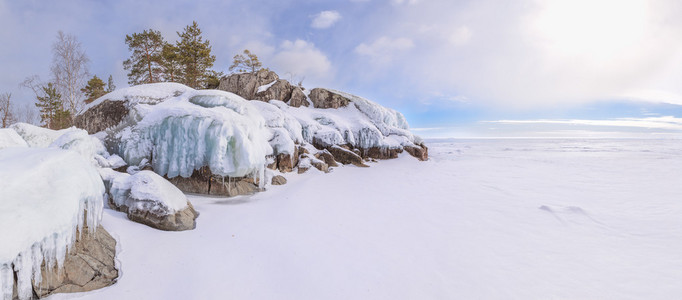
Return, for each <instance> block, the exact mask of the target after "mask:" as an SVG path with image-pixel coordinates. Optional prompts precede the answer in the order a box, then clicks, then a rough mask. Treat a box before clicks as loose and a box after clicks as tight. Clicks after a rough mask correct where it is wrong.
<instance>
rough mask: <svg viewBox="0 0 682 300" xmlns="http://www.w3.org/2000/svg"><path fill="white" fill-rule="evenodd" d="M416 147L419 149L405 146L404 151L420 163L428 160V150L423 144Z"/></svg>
mask: <svg viewBox="0 0 682 300" xmlns="http://www.w3.org/2000/svg"><path fill="white" fill-rule="evenodd" d="M418 146H419V147H412V146H406V147H405V151H407V153H409V154H410V155H412V156H414V157H416V158H417V159H419V160H421V161H425V160H427V159H429V148H427V147H426V145H424V144H420V145H418Z"/></svg>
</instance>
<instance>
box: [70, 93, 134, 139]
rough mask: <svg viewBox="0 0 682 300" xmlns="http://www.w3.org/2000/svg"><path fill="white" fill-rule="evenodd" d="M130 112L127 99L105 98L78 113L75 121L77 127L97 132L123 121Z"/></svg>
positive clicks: (90, 132)
mask: <svg viewBox="0 0 682 300" xmlns="http://www.w3.org/2000/svg"><path fill="white" fill-rule="evenodd" d="M128 112H129V110H128V107H127V105H126V101H111V100H104V101H102V102H100V103H99V104H97V105H95V106H93V107H91V108H89V109H88V110H86V111H85V112H83V113H81V114H79V115H76V117H75V118H74V119H73V123H74V125H75V126H76V127H78V128H82V129H85V130H86V131H87V132H88V133H89V134H95V133H97V132H100V131H102V130H105V129H107V128H109V127H112V126H116V125H117V124H118V123H121V121H122V120H123V118H125V116H127V115H128Z"/></svg>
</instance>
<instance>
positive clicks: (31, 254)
mask: <svg viewBox="0 0 682 300" xmlns="http://www.w3.org/2000/svg"><path fill="white" fill-rule="evenodd" d="M0 165H1V166H2V168H0V191H2V193H0V236H1V237H2V239H3V240H2V244H0V295H2V298H3V299H11V298H12V288H13V286H14V277H13V276H14V275H13V272H17V275H18V276H17V283H16V284H17V290H18V293H19V298H20V299H30V298H31V297H32V285H31V281H34V282H36V284H39V282H40V279H41V274H40V273H41V270H40V267H41V264H42V263H43V261H44V262H45V263H46V266H48V267H49V268H51V267H53V266H55V265H56V266H58V267H59V268H61V267H62V265H63V262H64V257H65V255H66V253H67V251H68V250H69V249H70V247H71V246H72V245H73V242H74V241H75V239H76V232H77V230H78V231H79V232H82V230H83V228H84V225H86V224H87V227H88V229H89V230H90V231H94V230H95V228H97V225H98V223H99V220H100V218H101V214H102V205H103V204H102V203H103V202H102V201H103V195H104V192H105V191H104V185H103V183H102V180H101V178H100V176H99V174H98V173H97V171H96V170H95V168H94V167H93V166H92V164H91V163H89V162H88V161H87V160H86V159H84V158H83V157H82V156H81V155H79V154H78V153H77V152H75V151H65V150H61V149H56V148H44V149H37V148H6V149H2V150H0ZM84 215H85V218H84Z"/></svg>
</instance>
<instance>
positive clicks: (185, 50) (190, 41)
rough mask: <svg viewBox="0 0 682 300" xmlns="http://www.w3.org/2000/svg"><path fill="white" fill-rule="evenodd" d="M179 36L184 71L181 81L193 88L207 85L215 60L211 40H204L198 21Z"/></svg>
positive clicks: (179, 48)
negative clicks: (209, 71)
mask: <svg viewBox="0 0 682 300" xmlns="http://www.w3.org/2000/svg"><path fill="white" fill-rule="evenodd" d="M178 36H179V37H180V41H178V42H177V47H178V55H179V58H180V59H179V61H180V64H181V66H182V71H183V74H182V80H181V82H182V83H184V84H185V85H188V86H190V87H193V88H203V87H205V86H206V77H207V75H209V74H208V70H209V68H211V67H212V66H213V62H215V56H214V55H211V45H210V43H209V41H208V40H206V41H203V38H202V36H201V29H199V25H197V22H196V21H194V22H192V25H191V26H187V27H185V30H184V31H183V32H182V33H180V32H178Z"/></svg>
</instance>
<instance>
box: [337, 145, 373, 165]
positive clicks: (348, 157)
mask: <svg viewBox="0 0 682 300" xmlns="http://www.w3.org/2000/svg"><path fill="white" fill-rule="evenodd" d="M327 150H329V153H331V154H332V155H333V156H334V160H336V161H337V162H340V163H342V164H344V165H345V164H353V165H355V166H358V167H369V166H368V165H366V164H365V163H364V162H363V160H362V157H360V155H358V154H356V153H355V152H353V151H350V150H347V149H344V148H341V147H340V146H337V145H334V146H331V147H329V148H328V149H327Z"/></svg>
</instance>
